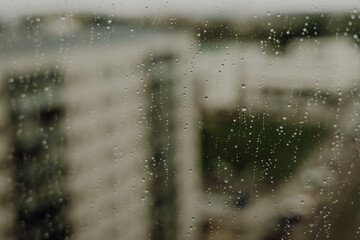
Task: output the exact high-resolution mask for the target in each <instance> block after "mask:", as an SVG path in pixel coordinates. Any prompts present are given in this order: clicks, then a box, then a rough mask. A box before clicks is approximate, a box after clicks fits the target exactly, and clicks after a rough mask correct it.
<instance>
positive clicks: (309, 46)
mask: <svg viewBox="0 0 360 240" xmlns="http://www.w3.org/2000/svg"><path fill="white" fill-rule="evenodd" d="M195 64H196V65H197V67H196V69H197V71H196V78H197V81H198V82H200V86H201V89H202V90H203V93H202V95H201V97H202V98H204V97H205V96H206V101H204V100H202V99H200V100H202V101H200V102H201V103H202V107H203V108H204V109H206V111H210V112H212V111H219V110H234V109H237V108H242V107H246V108H247V109H250V110H252V111H253V112H257V111H260V112H262V111H267V112H273V113H281V114H284V113H288V114H287V115H289V116H291V115H293V112H294V111H296V112H297V113H296V114H295V115H304V112H306V111H307V112H308V113H309V114H310V115H311V114H312V115H313V117H314V118H319V120H320V119H321V118H323V117H324V114H325V115H326V114H328V113H329V109H330V108H331V107H332V106H331V104H332V103H333V102H334V101H335V103H336V101H337V98H338V94H339V92H343V94H345V93H346V91H348V90H350V89H352V88H353V87H354V84H356V83H357V82H358V81H359V77H358V75H359V70H358V69H359V66H360V57H359V50H358V47H357V45H356V44H355V42H354V41H353V40H352V39H351V38H350V37H318V38H309V39H295V40H293V41H292V42H291V43H290V44H289V45H288V46H287V47H286V51H285V52H284V53H282V54H276V53H274V52H272V51H271V50H269V49H267V48H266V47H265V44H264V43H260V42H259V43H256V42H243V43H239V44H229V45H228V46H221V47H218V48H217V49H215V48H214V49H210V50H206V49H205V50H203V51H202V53H201V54H199V55H198V57H197V58H196V59H195Z"/></svg>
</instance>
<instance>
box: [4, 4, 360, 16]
mask: <svg viewBox="0 0 360 240" xmlns="http://www.w3.org/2000/svg"><path fill="white" fill-rule="evenodd" d="M0 2H1V4H0V16H3V17H4V16H5V17H6V16H9V15H13V14H16V15H19V14H35V13H43V12H69V11H73V12H78V11H88V12H95V13H100V12H101V13H102V12H108V13H111V14H116V15H119V14H120V15H126V16H139V15H156V14H167V13H177V14H186V15H214V14H219V15H228V16H232V17H241V16H245V15H248V14H252V15H253V14H265V13H266V12H267V11H270V12H271V13H274V14H275V13H277V12H283V13H289V12H301V11H308V12H321V11H349V10H352V9H354V8H359V9H360V0H346V1H344V0H343V1H341V0H297V1H294V0H0Z"/></svg>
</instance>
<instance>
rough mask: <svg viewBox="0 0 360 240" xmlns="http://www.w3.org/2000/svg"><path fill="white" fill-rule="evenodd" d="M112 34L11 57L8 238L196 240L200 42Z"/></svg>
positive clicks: (4, 109)
mask: <svg viewBox="0 0 360 240" xmlns="http://www.w3.org/2000/svg"><path fill="white" fill-rule="evenodd" d="M115 28H116V27H115ZM113 29H114V28H113V27H112V28H111V29H110V30H108V29H106V28H104V29H96V28H95V29H94V28H92V29H90V30H82V31H79V32H77V33H74V34H69V35H67V36H65V37H63V38H62V37H61V36H58V35H56V36H53V35H51V34H54V33H53V32H50V33H49V34H50V35H46V32H45V33H42V32H41V31H40V30H39V31H35V32H34V33H33V34H34V36H37V38H35V39H37V40H36V41H35V42H34V41H33V40H34V38H31V39H27V38H26V36H24V39H20V38H17V41H18V42H16V41H15V43H14V45H15V46H9V48H8V49H3V52H4V54H1V60H0V62H1V64H0V80H1V91H2V93H4V94H1V98H2V101H1V103H0V104H1V108H0V111H1V113H0V124H1V131H0V134H1V140H0V141H1V142H2V143H1V145H0V161H1V163H2V165H1V166H4V167H2V168H1V169H0V179H1V181H0V185H1V186H2V185H4V186H2V187H1V188H0V199H1V204H0V211H1V213H0V228H3V229H0V239H11V237H12V238H14V239H26V237H28V236H29V234H30V236H32V237H33V239H43V238H44V237H45V238H51V239H58V238H59V239H60V238H61V237H59V236H67V234H69V233H71V235H70V236H71V238H70V239H74V240H82V239H84V240H85V239H86V240H91V239H94V240H98V239H104V240H105V239H109V240H112V239H124V240H126V239H129V240H132V239H185V238H186V239H196V237H197V228H196V220H197V219H199V218H198V214H199V213H198V210H197V209H198V208H197V201H198V195H199V191H200V181H199V170H198V167H199V166H198V157H199V154H198V149H199V148H198V147H196V146H197V144H198V139H197V138H198V134H197V132H198V127H197V122H198V121H197V120H196V116H197V111H196V105H195V104H194V92H193V91H194V88H193V87H192V85H193V79H192V76H191V75H190V74H189V72H190V71H189V69H190V67H188V64H189V62H190V61H189V58H190V56H191V54H192V52H193V49H192V47H191V40H190V39H189V38H187V37H184V36H183V34H181V35H178V34H167V33H157V34H149V33H146V31H145V30H137V29H130V28H128V29H126V30H124V29H120V30H119V31H117V30H113ZM42 34H44V35H43V36H44V37H41V36H42ZM60 35H61V34H60ZM2 44H4V43H2ZM24 159H25V160H24ZM9 166H11V167H9ZM34 179H35V180H34ZM9 196H11V197H9ZM65 202H66V204H64V203H65ZM9 206H11V207H9ZM44 206H45V207H44ZM19 209H20V210H19ZM59 209H60V210H59ZM19 212H20V213H19ZM35 217H36V218H37V219H38V220H37V221H38V222H41V224H43V225H41V224H40V223H39V225H41V226H38V224H37V222H36V221H34V220H33V218H35ZM42 218H43V219H42ZM39 219H40V220H39ZM62 219H63V220H62ZM62 221H64V226H62V225H61V224H62V223H61V222H62ZM33 222H35V223H33ZM4 223H6V224H4ZM33 225H34V226H33ZM54 225H61V226H60V227H59V226H54ZM65 225H66V226H65ZM42 226H45V227H42ZM68 226H69V227H68ZM5 228H6V229H5ZM57 228H60V229H57ZM56 236H58V238H57V237H56Z"/></svg>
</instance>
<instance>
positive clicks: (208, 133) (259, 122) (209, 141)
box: [202, 113, 325, 183]
mask: <svg viewBox="0 0 360 240" xmlns="http://www.w3.org/2000/svg"><path fill="white" fill-rule="evenodd" d="M324 133H325V131H324V129H323V128H321V127H320V126H317V125H310V124H299V123H293V122H290V121H274V120H272V119H270V118H269V117H267V116H263V115H258V116H241V115H239V114H237V113H235V114H231V113H228V114H221V116H220V115H219V116H218V117H215V118H212V119H210V118H208V119H205V122H204V127H203V129H202V148H203V155H202V167H203V170H204V172H205V174H210V175H214V174H215V175H216V172H217V171H218V169H219V166H220V167H221V166H226V167H227V168H228V169H229V170H231V171H233V172H234V173H235V174H237V175H241V174H242V173H243V172H244V171H246V170H251V171H255V172H256V173H257V175H258V176H261V178H263V179H264V180H265V181H272V180H273V181H274V182H275V183H276V182H278V181H281V180H284V179H286V178H288V177H289V176H290V175H291V174H292V173H293V172H294V171H295V169H296V168H297V167H298V166H299V165H300V164H301V163H302V162H303V160H304V159H305V158H306V157H307V156H308V155H309V154H310V153H311V150H312V149H313V148H314V147H315V146H316V144H317V143H318V142H319V140H320V139H321V138H322V137H323V136H324Z"/></svg>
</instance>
